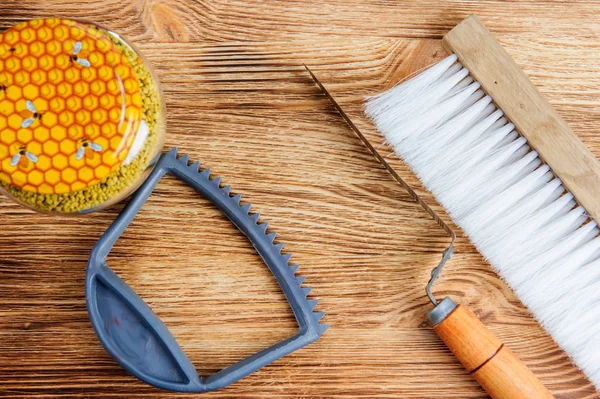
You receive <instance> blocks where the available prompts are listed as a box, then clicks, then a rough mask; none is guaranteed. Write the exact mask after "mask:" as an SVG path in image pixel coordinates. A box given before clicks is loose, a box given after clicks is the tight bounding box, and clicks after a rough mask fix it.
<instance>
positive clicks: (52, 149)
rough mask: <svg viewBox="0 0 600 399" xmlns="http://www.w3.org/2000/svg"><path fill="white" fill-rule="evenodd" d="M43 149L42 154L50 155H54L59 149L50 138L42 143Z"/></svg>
mask: <svg viewBox="0 0 600 399" xmlns="http://www.w3.org/2000/svg"><path fill="white" fill-rule="evenodd" d="M43 151H44V154H48V155H50V156H53V155H56V154H58V151H59V148H58V144H57V143H56V142H55V141H52V140H49V141H46V142H45V143H44V145H43Z"/></svg>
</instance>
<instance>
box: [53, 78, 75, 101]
mask: <svg viewBox="0 0 600 399" xmlns="http://www.w3.org/2000/svg"><path fill="white" fill-rule="evenodd" d="M56 92H57V93H58V95H59V96H61V97H62V98H67V99H68V98H71V96H73V85H71V83H69V82H61V83H60V84H59V85H58V86H56Z"/></svg>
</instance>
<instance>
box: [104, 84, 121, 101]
mask: <svg viewBox="0 0 600 399" xmlns="http://www.w3.org/2000/svg"><path fill="white" fill-rule="evenodd" d="M106 90H107V91H108V92H109V93H110V94H112V95H113V96H116V95H118V94H120V93H121V85H119V81H118V80H116V79H113V80H111V81H109V82H108V84H107V85H106ZM116 99H117V101H121V97H116Z"/></svg>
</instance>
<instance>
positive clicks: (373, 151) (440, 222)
mask: <svg viewBox="0 0 600 399" xmlns="http://www.w3.org/2000/svg"><path fill="white" fill-rule="evenodd" d="M304 68H306V70H307V71H308V73H309V74H310V76H311V78H312V80H313V81H314V82H315V84H316V85H317V86H318V87H319V89H321V92H323V94H324V95H325V96H326V97H327V98H328V99H329V101H330V102H331V104H333V106H334V107H335V109H336V110H337V112H338V113H339V114H340V115H341V116H342V118H343V119H344V121H346V123H347V124H348V126H350V128H351V129H352V131H353V132H354V133H355V134H356V135H357V136H358V138H360V140H361V141H362V142H363V144H364V145H365V146H367V148H368V149H369V151H371V154H373V155H374V156H375V158H377V160H378V161H379V163H381V164H382V165H383V167H384V168H385V169H386V170H387V171H388V173H389V174H390V175H392V177H393V178H394V179H395V180H396V181H397V182H398V183H399V184H400V185H401V186H402V187H403V188H404V189H405V190H406V191H407V192H408V195H410V197H411V198H412V199H413V200H414V201H415V202H416V203H418V204H419V205H420V206H421V208H423V209H424V210H425V212H427V213H428V214H429V216H431V218H432V219H433V220H434V221H435V222H436V223H437V224H438V225H439V226H440V227H441V228H442V229H443V230H444V231H445V232H446V233H447V234H448V236H450V245H449V246H448V248H446V249H445V250H444V252H443V254H442V259H441V260H440V263H439V264H438V265H437V266H436V267H435V268H434V269H433V270H432V271H431V278H430V279H429V282H428V283H427V286H426V287H425V292H426V293H427V296H428V297H429V300H430V301H431V303H432V304H434V305H437V304H438V301H437V299H435V297H434V295H433V294H432V293H431V287H432V286H433V284H434V283H435V281H436V280H437V279H438V278H439V277H440V275H441V274H442V269H443V268H444V265H445V264H446V262H447V261H448V259H450V258H451V257H452V255H453V254H454V241H455V240H456V234H455V233H454V231H453V230H452V229H451V228H450V226H448V225H447V224H446V222H444V221H443V220H442V218H440V217H439V216H438V214H437V213H435V211H434V210H433V209H431V207H430V206H429V205H427V203H426V202H425V201H423V199H421V197H419V195H418V194H417V193H416V192H415V190H413V189H412V187H411V186H409V185H408V183H406V182H405V181H404V179H402V177H400V175H398V173H397V172H396V171H395V170H394V168H392V166H391V165H390V164H389V163H388V162H387V161H386V160H385V158H384V157H383V156H381V154H380V153H379V152H378V151H377V150H376V149H375V147H374V146H373V145H372V144H371V142H369V140H368V139H367V137H366V136H365V135H364V134H363V133H362V132H361V131H360V129H359V128H358V127H357V126H356V125H355V124H354V122H352V120H351V119H350V117H349V116H348V115H347V114H346V112H344V110H343V109H342V107H341V106H340V105H339V104H338V103H337V101H335V99H334V98H333V96H332V95H331V94H329V92H328V91H327V89H326V88H325V86H323V85H322V84H321V82H320V81H319V79H317V77H316V76H315V74H314V73H312V71H311V70H310V69H309V68H308V67H307V66H306V65H304Z"/></svg>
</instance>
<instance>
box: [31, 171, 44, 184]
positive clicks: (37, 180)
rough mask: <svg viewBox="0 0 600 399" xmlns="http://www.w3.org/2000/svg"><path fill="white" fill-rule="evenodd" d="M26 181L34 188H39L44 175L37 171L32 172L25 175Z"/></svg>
mask: <svg viewBox="0 0 600 399" xmlns="http://www.w3.org/2000/svg"><path fill="white" fill-rule="evenodd" d="M27 180H28V181H29V183H30V184H32V185H34V186H39V185H40V184H42V183H43V182H44V174H43V173H42V172H40V171H38V170H32V171H31V172H30V173H29V174H28V175H27Z"/></svg>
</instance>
